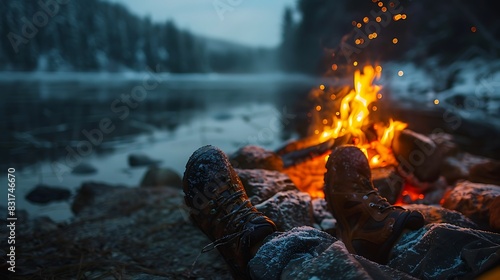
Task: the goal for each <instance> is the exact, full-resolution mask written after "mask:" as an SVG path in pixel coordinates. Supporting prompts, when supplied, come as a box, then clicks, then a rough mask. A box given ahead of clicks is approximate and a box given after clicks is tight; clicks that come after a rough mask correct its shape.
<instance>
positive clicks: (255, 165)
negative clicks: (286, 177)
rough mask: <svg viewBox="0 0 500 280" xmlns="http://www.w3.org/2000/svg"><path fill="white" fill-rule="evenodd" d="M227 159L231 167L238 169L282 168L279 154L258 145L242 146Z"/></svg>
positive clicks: (279, 169)
mask: <svg viewBox="0 0 500 280" xmlns="http://www.w3.org/2000/svg"><path fill="white" fill-rule="evenodd" d="M229 160H230V162H231V164H232V165H233V167H235V168H240V169H267V170H277V171H281V170H283V160H282V159H281V157H280V156H279V155H277V154H276V153H274V152H272V151H268V150H265V149H264V148H261V147H258V146H252V145H249V146H244V147H242V148H240V149H239V150H237V151H236V152H234V153H233V154H232V155H231V156H230V157H229Z"/></svg>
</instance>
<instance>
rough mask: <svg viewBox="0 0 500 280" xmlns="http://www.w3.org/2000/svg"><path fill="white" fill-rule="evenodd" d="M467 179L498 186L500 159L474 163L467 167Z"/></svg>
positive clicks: (499, 180) (499, 182)
mask: <svg viewBox="0 0 500 280" xmlns="http://www.w3.org/2000/svg"><path fill="white" fill-rule="evenodd" d="M469 181H472V182H477V183H483V184H493V185H497V186H500V161H496V160H487V161H485V162H482V163H478V164H474V165H473V166H471V167H470V169H469Z"/></svg>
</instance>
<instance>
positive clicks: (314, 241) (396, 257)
mask: <svg viewBox="0 0 500 280" xmlns="http://www.w3.org/2000/svg"><path fill="white" fill-rule="evenodd" d="M499 260H500V234H495V233H492V232H485V231H479V230H472V229H466V228H461V227H457V226H453V225H450V224H429V225H426V226H425V227H423V228H421V229H419V230H417V231H412V232H408V233H405V234H403V236H402V237H401V239H400V240H399V241H398V242H397V243H396V244H395V246H394V249H393V251H392V256H391V258H390V260H389V263H388V264H387V265H380V264H377V263H375V262H372V261H370V260H367V259H365V258H363V257H361V256H358V255H354V254H350V253H349V252H348V251H347V249H346V248H345V246H344V244H343V243H342V242H341V241H339V240H337V239H336V238H334V237H332V236H331V235H329V234H327V233H325V232H322V231H319V230H317V229H314V228H311V227H299V228H294V229H292V230H290V231H287V232H278V233H274V234H273V235H271V236H269V237H268V238H267V239H266V242H265V243H264V245H262V247H261V248H260V249H259V251H258V252H257V254H256V256H255V257H254V258H253V259H252V260H251V261H250V263H249V268H250V273H251V275H252V278H253V279H314V280H316V279H412V278H413V277H416V278H420V279H450V278H465V279H470V278H473V277H475V276H477V275H479V274H480V273H482V272H484V271H485V270H488V269H490V268H492V267H495V266H497V265H499V264H500V263H499Z"/></svg>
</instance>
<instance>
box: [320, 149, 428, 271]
mask: <svg viewBox="0 0 500 280" xmlns="http://www.w3.org/2000/svg"><path fill="white" fill-rule="evenodd" d="M326 168H327V172H326V174H325V189H324V191H325V199H326V202H327V204H328V208H329V209H330V211H331V212H332V214H333V216H334V217H335V219H336V220H337V226H338V230H337V237H339V238H340V239H341V240H342V241H343V242H344V243H345V245H346V247H347V249H348V250H349V252H351V253H353V254H358V255H361V256H363V257H365V258H367V259H370V260H372V261H375V262H377V263H381V264H385V263H387V261H388V259H389V256H390V252H391V249H392V247H393V246H394V243H395V242H396V241H397V240H398V239H399V237H400V236H401V234H402V233H403V231H404V230H406V229H411V230H415V229H419V228H421V227H422V226H423V225H424V217H423V216H422V214H421V213H420V212H418V211H410V210H406V209H404V208H402V207H397V206H392V205H390V204H389V203H388V202H387V200H386V199H385V198H383V197H381V196H380V195H379V193H378V190H377V189H376V188H375V187H374V186H373V184H372V182H371V170H370V166H369V165H368V160H367V159H366V156H365V155H364V154H363V152H362V151H361V150H360V149H359V148H357V147H355V146H340V147H337V148H336V149H334V150H333V151H332V153H331V154H330V157H329V159H328V162H327V163H326Z"/></svg>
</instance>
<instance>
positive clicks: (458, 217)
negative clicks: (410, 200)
mask: <svg viewBox="0 0 500 280" xmlns="http://www.w3.org/2000/svg"><path fill="white" fill-rule="evenodd" d="M404 208H406V209H408V210H416V211H420V212H421V213H422V215H424V218H425V224H431V223H448V224H452V225H456V226H459V227H464V228H473V229H477V228H478V226H477V224H476V223H474V222H473V221H471V220H470V219H469V218H467V217H465V216H464V215H463V214H462V213H460V212H458V211H454V210H450V209H446V208H443V207H441V206H438V205H424V204H408V205H405V206H404Z"/></svg>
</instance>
